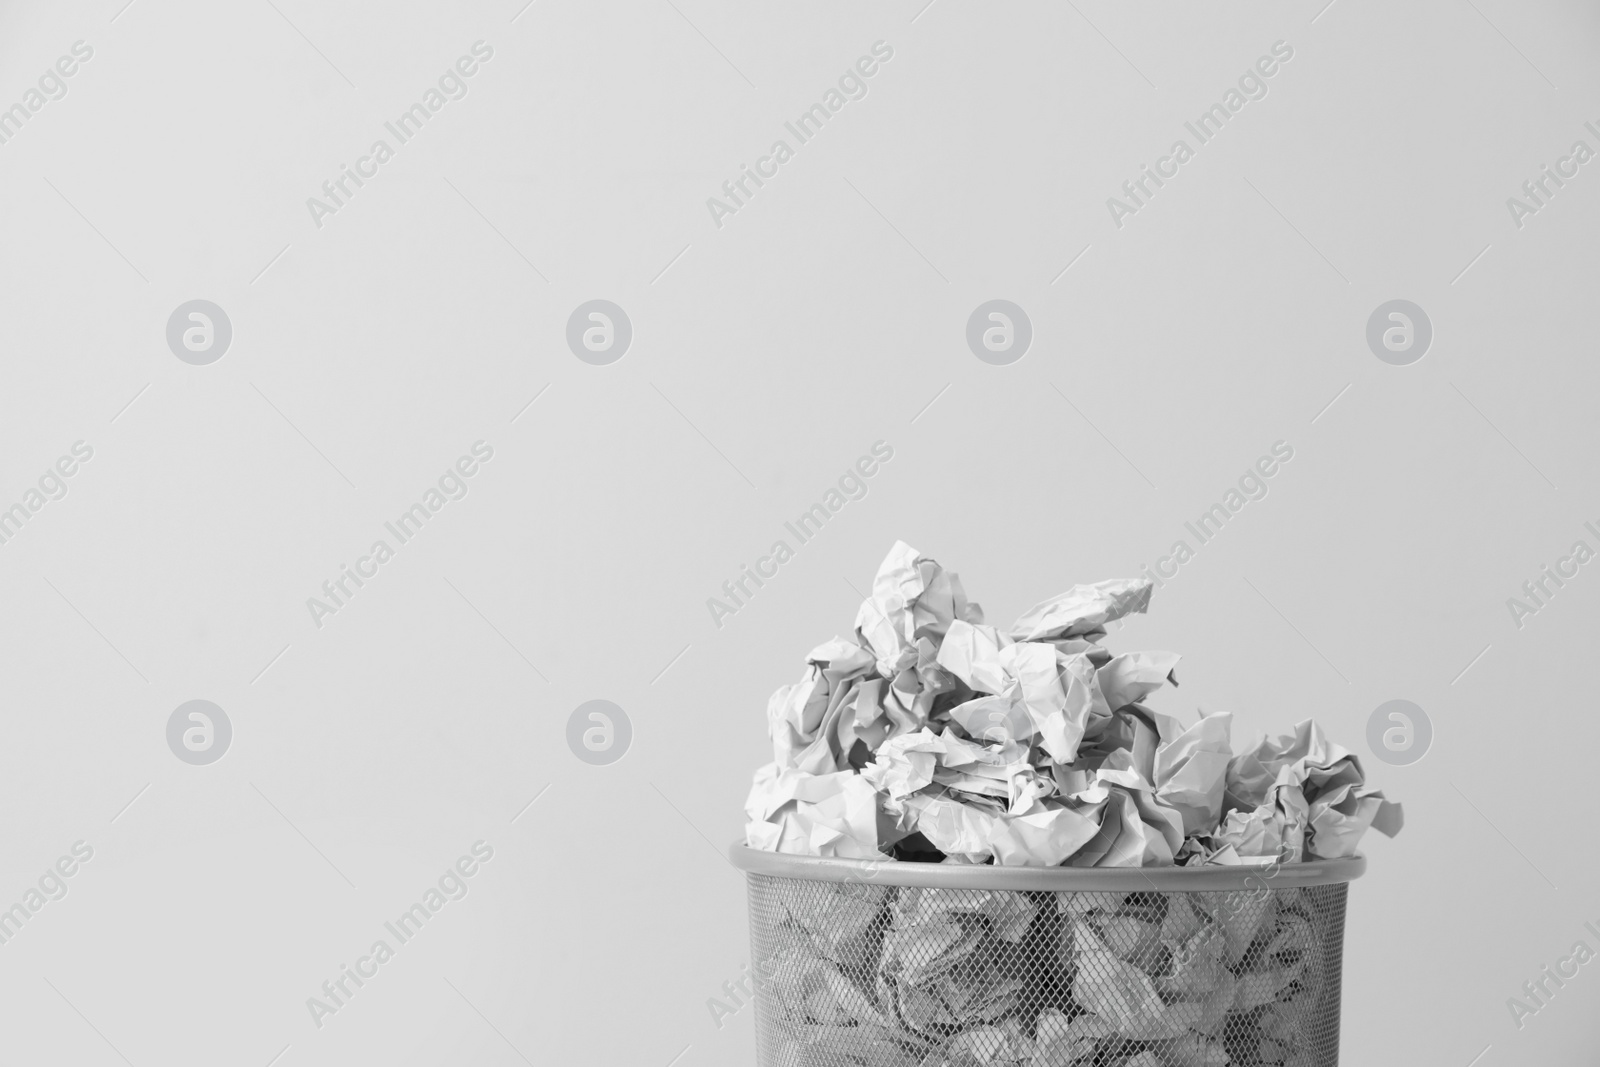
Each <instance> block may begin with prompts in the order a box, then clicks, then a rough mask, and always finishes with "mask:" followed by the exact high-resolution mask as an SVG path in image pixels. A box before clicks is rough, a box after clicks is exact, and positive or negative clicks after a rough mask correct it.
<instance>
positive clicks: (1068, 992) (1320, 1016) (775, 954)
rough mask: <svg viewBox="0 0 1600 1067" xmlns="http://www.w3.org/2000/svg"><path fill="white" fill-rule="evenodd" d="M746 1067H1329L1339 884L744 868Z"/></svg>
mask: <svg viewBox="0 0 1600 1067" xmlns="http://www.w3.org/2000/svg"><path fill="white" fill-rule="evenodd" d="M748 877H749V885H750V932H751V951H752V960H751V969H752V971H753V972H754V973H755V979H756V981H755V989H756V997H755V1000H756V1043H757V1048H758V1056H757V1064H758V1065H759V1067H1222V1065H1228V1064H1232V1065H1239V1067H1254V1065H1258V1064H1259V1065H1273V1067H1279V1065H1282V1067H1335V1065H1337V1063H1338V1061H1339V973H1340V960H1341V956H1342V952H1343V939H1344V912H1345V897H1346V892H1347V889H1348V887H1347V886H1346V885H1343V884H1338V885H1324V886H1313V887H1307V888H1287V889H1270V888H1267V889H1256V890H1250V891H1232V892H1200V893H1196V892H1137V893H1111V892H1069V893H1063V892H1021V891H989V890H973V889H926V888H913V887H904V886H886V885H874V884H867V883H864V882H844V883H835V882H821V881H809V880H803V879H795V878H778V877H772V876H768V875H760V874H750V875H749V876H748Z"/></svg>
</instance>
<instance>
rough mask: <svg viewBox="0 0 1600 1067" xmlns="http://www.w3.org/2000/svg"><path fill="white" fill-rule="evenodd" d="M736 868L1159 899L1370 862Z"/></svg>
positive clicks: (778, 874)
mask: <svg viewBox="0 0 1600 1067" xmlns="http://www.w3.org/2000/svg"><path fill="white" fill-rule="evenodd" d="M728 857H729V859H731V860H732V861H733V865H734V866H735V867H737V868H739V869H740V870H742V871H746V872H748V873H750V874H763V875H767V876H769V877H772V878H798V879H803V880H805V881H810V882H861V883H864V884H868V885H873V884H876V885H907V886H921V887H924V888H930V889H999V890H1034V891H1040V890H1044V891H1054V892H1061V893H1072V892H1085V893H1087V892H1095V891H1099V890H1109V891H1114V892H1133V891H1136V890H1146V891H1151V890H1153V891H1156V892H1166V893H1172V892H1178V893H1182V892H1191V893H1225V892H1229V891H1237V890H1259V889H1263V888H1265V889H1289V888H1293V887H1296V886H1308V885H1336V884H1339V883H1341V882H1351V881H1354V880H1355V879H1357V878H1360V877H1361V876H1362V875H1363V874H1365V873H1366V870H1367V859H1366V857H1365V856H1361V855H1355V856H1348V857H1345V858H1344V859H1336V860H1306V861H1304V862H1301V863H1284V864H1279V865H1278V867H1277V869H1276V871H1273V872H1272V873H1268V871H1269V870H1270V868H1267V869H1264V868H1261V867H1248V866H1237V867H1233V866H1225V865H1221V864H1217V865H1209V866H1205V867H995V866H990V865H976V864H953V863H907V862H902V861H899V860H884V861H881V862H880V861H876V860H847V859H833V858H831V857H825V856H798V855H792V854H789V853H783V852H767V851H765V850H762V849H756V848H750V847H749V846H747V845H745V844H743V843H741V842H735V843H734V844H733V845H732V846H731V847H730V848H729V849H728Z"/></svg>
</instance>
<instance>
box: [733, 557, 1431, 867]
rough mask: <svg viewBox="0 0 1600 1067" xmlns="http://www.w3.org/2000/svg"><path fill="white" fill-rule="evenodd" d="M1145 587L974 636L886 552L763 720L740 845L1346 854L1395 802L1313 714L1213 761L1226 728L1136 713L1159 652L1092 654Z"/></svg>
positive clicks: (1092, 862)
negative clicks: (769, 756) (766, 735)
mask: <svg viewBox="0 0 1600 1067" xmlns="http://www.w3.org/2000/svg"><path fill="white" fill-rule="evenodd" d="M1151 588H1152V587H1151V583H1150V582H1149V581H1146V580H1142V579H1124V580H1112V581H1104V582H1097V583H1095V584H1094V585H1079V586H1074V587H1073V588H1072V589H1070V590H1068V591H1067V592H1065V593H1062V594H1061V595H1060V596H1057V597H1053V598H1051V599H1049V600H1046V601H1044V602H1043V603H1041V604H1039V605H1037V606H1036V607H1034V608H1032V609H1030V610H1029V611H1027V612H1025V613H1024V614H1023V616H1022V617H1021V618H1020V619H1018V620H1017V621H1016V623H1015V624H1014V625H1013V626H1012V627H1011V628H1010V629H1009V630H1001V629H998V628H996V627H993V626H987V625H985V624H984V622H983V612H982V610H981V609H980V608H979V607H978V605H977V604H974V603H971V602H969V601H968V600H967V598H966V594H965V593H964V592H963V591H962V588H961V582H960V580H959V579H958V578H957V577H956V575H955V574H953V573H951V572H949V571H947V570H945V569H944V568H942V567H940V566H939V564H937V563H936V562H934V561H933V560H931V559H928V558H927V557H925V556H923V555H921V554H920V553H918V552H917V550H916V549H914V548H912V547H911V546H909V545H907V544H905V543H904V542H897V543H896V544H895V546H894V548H893V549H892V550H891V551H890V553H889V555H888V558H886V559H885V560H884V561H883V565H882V566H881V567H880V568H879V569H878V574H877V577H876V578H875V579H874V580H873V583H872V596H871V597H870V598H869V599H867V600H866V601H865V602H863V603H862V605H861V610H860V611H859V612H858V613H857V615H856V624H855V631H854V633H852V634H851V635H850V636H849V637H838V638H834V639H833V640H832V641H829V642H827V643H826V644H823V645H820V646H818V647H817V648H815V649H813V650H812V652H811V654H810V655H809V656H808V657H807V662H808V664H809V666H808V667H807V669H806V674H805V677H804V678H803V679H801V681H799V682H798V683H796V684H794V685H788V686H784V687H783V688H782V689H779V690H778V691H777V692H776V693H774V694H773V696H772V700H771V701H770V703H769V704H768V707H767V720H768V728H769V731H770V733H771V735H772V747H773V762H772V763H770V764H767V765H766V766H765V767H762V768H761V769H760V770H759V771H757V772H756V776H755V783H754V785H753V786H752V788H751V790H750V796H749V799H748V800H747V801H746V802H745V812H746V814H747V815H748V817H749V822H748V824H747V827H746V833H745V837H746V843H747V844H748V845H750V846H751V847H752V848H761V849H767V850H769V851H777V852H791V853H802V854H807V855H814V856H835V857H845V858H858V859H877V858H882V857H890V858H893V859H916V860H936V861H942V862H945V863H995V864H1002V865H1016V866H1044V867H1051V866H1058V865H1063V864H1065V865H1067V866H1073V867H1140V866H1145V867H1151V866H1170V865H1173V864H1178V865H1192V864H1199V863H1268V862H1297V861H1300V860H1302V859H1311V858H1324V859H1333V858H1337V857H1341V856H1349V855H1352V854H1353V853H1354V852H1355V850H1356V845H1357V843H1358V842H1359V841H1360V839H1361V835H1362V834H1363V833H1364V832H1365V831H1366V829H1367V828H1368V827H1369V826H1370V827H1373V828H1375V829H1377V830H1379V831H1380V832H1382V833H1384V834H1387V835H1390V836H1393V835H1394V834H1395V833H1396V832H1398V831H1399V829H1400V825H1401V821H1402V813H1401V810H1400V806H1399V805H1398V804H1394V803H1391V802H1389V801H1387V800H1385V799H1384V797H1383V794H1382V793H1381V792H1379V791H1378V790H1376V789H1372V788H1369V787H1367V786H1366V784H1365V781H1364V778H1363V775H1362V770H1361V764H1360V762H1359V761H1358V760H1357V759H1356V757H1355V756H1353V755H1352V754H1350V753H1349V752H1348V751H1346V750H1345V749H1343V748H1341V747H1339V746H1338V745H1335V744H1332V743H1331V742H1329V741H1328V740H1327V739H1326V738H1325V737H1324V736H1323V734H1322V732H1321V731H1320V730H1319V729H1318V728H1317V726H1316V724H1315V723H1312V722H1310V721H1306V722H1303V723H1301V724H1300V725H1299V726H1298V727H1297V728H1296V730H1295V732H1294V733H1293V734H1292V735H1289V736H1285V737H1282V738H1278V739H1275V740H1272V739H1268V740H1263V741H1261V742H1260V743H1258V744H1257V745H1255V746H1254V747H1253V748H1251V749H1249V750H1248V751H1245V752H1242V753H1239V754H1237V755H1236V754H1234V752H1233V750H1232V747H1231V745H1230V742H1229V727H1230V726H1231V723H1232V716H1231V715H1229V714H1228V713H1222V714H1216V715H1202V716H1201V717H1200V719H1199V720H1198V721H1197V722H1195V723H1193V724H1192V725H1189V726H1187V727H1186V726H1184V725H1183V724H1182V723H1181V722H1179V720H1177V719H1176V718H1174V717H1172V716H1170V715H1164V714H1162V713H1160V712H1157V711H1154V710H1152V709H1150V708H1148V707H1145V706H1144V705H1143V704H1142V703H1141V702H1142V701H1143V700H1144V699H1145V698H1146V697H1148V696H1150V694H1152V693H1154V692H1155V691H1156V690H1158V689H1160V688H1161V687H1162V686H1164V685H1166V684H1167V683H1169V682H1170V683H1172V684H1173V685H1176V684H1177V680H1176V679H1175V678H1174V677H1173V670H1174V668H1175V667H1176V666H1177V663H1178V657H1177V656H1176V655H1173V654H1172V653H1170V652H1124V653H1119V654H1115V655H1114V654H1112V653H1111V652H1110V651H1109V650H1107V649H1105V648H1103V647H1102V646H1101V644H1100V642H1101V640H1102V639H1103V638H1104V637H1105V636H1106V629H1105V628H1106V624H1107V623H1109V622H1112V621H1113V620H1116V619H1119V618H1122V617H1123V616H1125V615H1127V614H1129V613H1131V612H1142V611H1144V610H1145V607H1146V606H1147V605H1148V604H1149V602H1150V592H1151Z"/></svg>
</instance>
